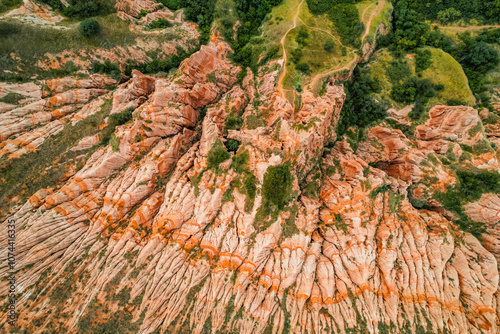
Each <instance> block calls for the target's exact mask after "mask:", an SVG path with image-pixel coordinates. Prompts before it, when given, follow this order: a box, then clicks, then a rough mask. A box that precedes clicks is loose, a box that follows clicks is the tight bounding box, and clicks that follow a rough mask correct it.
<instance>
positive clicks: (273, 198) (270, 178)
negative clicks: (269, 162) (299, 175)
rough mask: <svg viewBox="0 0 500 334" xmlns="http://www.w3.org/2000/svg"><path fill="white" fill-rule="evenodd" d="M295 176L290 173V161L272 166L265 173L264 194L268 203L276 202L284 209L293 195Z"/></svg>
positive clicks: (275, 203)
mask: <svg viewBox="0 0 500 334" xmlns="http://www.w3.org/2000/svg"><path fill="white" fill-rule="evenodd" d="M292 182H293V177H292V174H291V173H290V163H288V162H286V163H284V164H282V165H278V166H270V167H269V168H268V169H267V171H266V174H265V175H264V182H263V184H262V194H263V197H264V200H265V201H266V203H267V204H268V205H269V204H271V203H272V204H274V205H276V206H277V207H278V208H279V209H283V208H284V207H285V204H286V203H287V202H288V200H289V199H290V197H291V191H292Z"/></svg>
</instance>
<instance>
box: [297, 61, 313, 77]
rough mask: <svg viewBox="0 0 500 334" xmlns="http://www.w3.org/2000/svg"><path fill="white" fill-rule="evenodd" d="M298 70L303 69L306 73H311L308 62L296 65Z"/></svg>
mask: <svg viewBox="0 0 500 334" xmlns="http://www.w3.org/2000/svg"><path fill="white" fill-rule="evenodd" d="M296 68H297V70H299V71H301V72H302V73H304V74H306V75H307V74H311V68H310V67H309V64H308V63H299V64H297V66H296Z"/></svg>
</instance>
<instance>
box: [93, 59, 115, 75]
mask: <svg viewBox="0 0 500 334" xmlns="http://www.w3.org/2000/svg"><path fill="white" fill-rule="evenodd" d="M92 73H99V74H109V75H110V76H111V77H113V78H114V79H116V80H120V79H121V77H122V74H121V71H120V66H119V65H118V64H117V63H112V62H110V61H109V59H106V61H105V62H104V63H100V62H98V61H95V62H93V63H92Z"/></svg>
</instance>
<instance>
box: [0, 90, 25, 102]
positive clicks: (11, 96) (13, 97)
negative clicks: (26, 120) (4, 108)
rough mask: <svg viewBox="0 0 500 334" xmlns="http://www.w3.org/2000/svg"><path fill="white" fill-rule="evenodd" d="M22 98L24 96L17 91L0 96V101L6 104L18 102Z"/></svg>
mask: <svg viewBox="0 0 500 334" xmlns="http://www.w3.org/2000/svg"><path fill="white" fill-rule="evenodd" d="M22 99H24V96H23V95H21V94H17V93H8V94H7V95H5V96H3V97H1V98H0V102H3V103H8V104H15V105H16V104H19V101H21V100H22Z"/></svg>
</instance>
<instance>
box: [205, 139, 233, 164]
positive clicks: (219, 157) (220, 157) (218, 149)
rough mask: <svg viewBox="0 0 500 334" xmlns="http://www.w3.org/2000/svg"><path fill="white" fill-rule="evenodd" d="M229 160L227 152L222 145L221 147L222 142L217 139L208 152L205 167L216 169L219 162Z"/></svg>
mask: <svg viewBox="0 0 500 334" xmlns="http://www.w3.org/2000/svg"><path fill="white" fill-rule="evenodd" d="M229 158H230V154H229V152H228V151H227V150H226V148H225V147H224V145H222V142H221V141H220V140H219V139H217V141H216V142H215V144H214V145H213V146H212V148H211V149H210V151H209V152H208V157H207V167H208V168H214V169H218V168H219V165H220V164H221V162H224V161H226V160H227V159H229Z"/></svg>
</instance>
